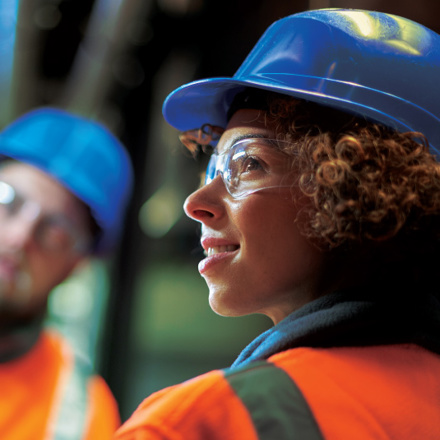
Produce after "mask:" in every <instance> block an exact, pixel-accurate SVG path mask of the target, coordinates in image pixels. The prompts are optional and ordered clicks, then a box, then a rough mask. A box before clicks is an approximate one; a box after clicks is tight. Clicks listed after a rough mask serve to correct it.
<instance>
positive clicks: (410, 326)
mask: <svg viewBox="0 0 440 440" xmlns="http://www.w3.org/2000/svg"><path fill="white" fill-rule="evenodd" d="M358 12H359V13H361V14H364V15H365V17H363V18H366V17H367V18H368V17H369V18H372V19H374V20H376V21H377V22H375V24H376V26H379V27H380V26H382V25H383V26H384V29H385V25H386V29H387V32H388V31H389V29H390V16H386V15H385V14H368V13H366V12H363V11H362V12H361V11H358ZM351 14H352V11H348V16H349V17H350V18H352V17H353V16H352V15H351ZM355 15H356V14H355ZM346 17H347V11H335V10H332V11H315V12H313V11H311V12H308V13H304V14H299V16H293V18H292V17H290V18H287V19H284V20H281V21H283V23H282V24H279V25H278V27H277V28H276V29H275V30H274V29H272V30H269V37H268V36H267V34H265V35H266V40H267V39H268V38H269V39H270V40H271V41H272V43H273V42H274V41H279V40H280V38H281V40H283V36H284V35H285V34H286V33H288V32H290V34H291V35H294V40H295V39H296V40H295V41H298V39H299V37H298V35H299V34H300V32H299V30H298V28H302V32H303V34H302V37H303V39H301V45H300V46H301V50H303V51H304V44H302V43H304V41H306V37H307V38H309V39H311V35H312V34H313V35H315V31H316V23H317V22H320V23H326V26H325V27H324V28H322V29H325V31H324V30H323V31H322V32H328V29H329V28H333V34H332V38H327V39H324V40H323V39H320V41H327V40H328V41H330V43H329V44H331V45H336V44H337V38H342V37H341V34H340V33H339V32H340V31H341V30H343V31H344V32H345V33H344V37H343V38H344V39H345V43H350V44H351V45H352V48H353V51H356V50H359V44H360V42H361V43H362V44H364V43H365V41H364V36H360V35H359V32H357V31H356V32H355V31H353V29H355V28H354V27H353V26H351V27H350V26H348V25H347V23H346V21H345V20H346ZM356 17H357V18H360V17H359V16H356ZM304 19H305V20H304ZM401 20H403V19H401ZM397 21H398V20H397ZM287 22H289V23H291V24H292V26H291V27H290V28H289V29H290V31H288V29H287V27H286V26H287V25H286V23H287ZM358 22H361V21H360V20H358ZM411 23H412V22H409V23H406V24H407V25H409V24H411ZM351 24H353V23H351ZM398 24H399V25H401V22H398ZM416 27H417V26H416ZM406 29H408V26H407V27H406ZM419 30H420V29H419ZM312 31H313V32H312ZM270 32H272V33H275V34H277V36H278V37H279V38H278V40H277V39H273V38H272V37H270ZM378 35H381V37H380V38H382V37H383V36H384V35H385V32H382V33H378ZM397 35H400V36H402V34H401V33H397V32H396V35H395V36H397ZM419 35H420V33H419ZM272 36H273V35H272ZM378 38H379V37H378ZM403 38H408V33H407V34H406V37H403ZM387 39H388V40H389V39H390V36H389V35H387ZM408 41H412V40H411V38H409V39H408ZM355 42H356V43H357V44H354V43H355ZM284 43H285V41H284V40H283V41H282V44H279V45H278V48H277V50H278V52H276V53H278V54H280V53H283V51H284V52H285V47H287V45H285V44H284ZM367 43H368V44H371V46H372V48H374V50H376V51H377V52H378V53H377V55H378V56H377V59H376V61H378V62H379V61H380V59H381V57H383V54H384V53H387V51H385V50H383V51H381V50H379V49H378V47H379V45H378V41H377V40H376V41H374V42H367ZM365 44H366V43H365ZM262 47H263V48H264V50H265V51H266V52H264V54H263V55H262V54H261V53H260V52H259V50H260V49H261V48H262ZM268 47H269V48H270V49H269V51H270V50H272V54H271V55H270V56H269V55H268V52H267V48H268ZM289 47H291V46H289ZM346 47H347V44H346V45H345V46H344V48H346ZM399 47H403V46H402V45H399ZM372 48H371V50H373V49H372ZM289 50H291V51H293V49H289ZM387 50H388V51H389V47H388V48H387ZM399 50H400V49H399ZM320 51H321V48H319V49H318V52H316V53H315V55H316V57H317V59H318V58H319V60H320V61H322V60H321V58H320ZM304 52H307V54H308V56H310V57H313V54H312V55H310V51H304ZM255 53H260V56H259V57H256V56H255ZM274 53H275V49H273V44H272V45H269V44H267V41H265V37H263V39H262V40H260V42H259V43H258V44H257V46H256V49H254V52H253V55H254V56H252V54H251V56H250V57H248V59H247V61H245V63H244V65H243V66H242V67H241V69H240V70H239V71H238V72H237V74H236V76H235V77H234V78H235V81H231V80H225V79H218V80H212V82H206V81H205V82H198V83H193V84H190V85H188V86H184V87H183V88H182V89H181V90H177V91H175V92H174V93H173V94H172V95H171V96H170V97H169V98H168V101H167V102H166V103H165V109H164V111H165V116H166V117H167V118H168V120H169V121H177V120H178V119H179V118H178V117H177V116H176V115H178V112H177V111H176V110H177V109H179V108H180V109H183V108H186V109H187V112H186V113H185V114H181V118H180V119H181V120H180V122H179V123H177V124H174V123H173V125H175V126H177V127H178V128H183V127H184V126H185V125H186V126H188V125H189V124H190V123H195V122H197V121H198V120H199V119H200V118H202V117H204V118H205V119H206V120H205V121H204V122H205V123H207V124H208V125H203V126H202V128H201V129H199V130H185V132H184V134H183V136H182V140H183V141H184V143H185V145H187V146H188V147H189V148H191V149H193V150H194V149H197V148H198V145H202V146H203V148H204V149H206V148H208V147H206V146H207V145H212V146H213V147H214V150H213V154H212V156H211V159H210V163H209V165H208V168H207V173H206V179H205V185H203V186H202V187H201V188H199V189H198V190H197V191H196V192H194V193H193V194H192V195H190V196H189V197H188V199H187V200H186V203H185V212H186V214H187V215H188V216H190V217H191V218H193V219H194V220H196V221H198V222H200V223H201V227H202V235H201V244H202V246H203V248H204V250H205V254H206V258H205V259H204V260H202V262H201V263H200V264H199V271H200V273H201V275H202V276H203V277H204V278H205V280H206V282H207V285H208V287H209V300H210V305H211V307H212V309H213V310H214V311H216V312H217V313H219V314H221V315H225V316H242V315H245V314H249V313H262V314H265V315H267V316H269V317H270V318H271V319H272V321H273V322H274V324H275V326H274V327H273V328H271V329H270V330H268V331H267V332H265V333H264V334H262V335H261V336H260V337H258V338H257V339H256V340H255V341H253V342H252V343H251V344H250V345H249V346H248V347H246V348H245V349H244V350H243V352H242V353H241V354H240V356H239V357H238V358H237V360H236V361H235V363H234V364H233V366H232V367H231V368H230V369H227V370H223V371H213V372H210V373H207V374H206V375H204V376H201V377H199V378H196V379H193V380H192V381H189V382H186V383H184V384H182V385H177V386H174V387H171V388H170V389H167V390H163V391H161V392H159V393H157V394H155V395H153V396H151V397H150V398H148V399H146V400H145V401H144V402H143V403H142V404H141V406H140V407H139V408H138V410H137V411H136V412H135V414H134V415H133V416H132V418H131V419H130V420H129V421H128V422H127V423H126V424H125V425H124V426H123V427H122V429H121V430H120V431H119V437H118V438H121V439H134V438H149V439H150V438H151V439H153V438H154V439H174V438H191V439H216V438H218V439H220V438H222V439H225V438H227V439H235V438H237V439H238V438H240V439H294V438H307V439H322V438H325V439H342V438H356V439H363V438H369V439H379V438H384V439H385V438H399V439H403V438H424V439H429V438H432V439H434V438H437V437H438V435H439V433H440V421H439V418H438V415H437V411H438V407H439V405H440V397H439V396H440V380H439V379H438V377H439V373H440V356H439V354H440V332H439V331H440V303H439V300H438V298H437V295H438V293H439V288H438V287H437V286H436V284H437V283H436V281H437V280H436V278H435V274H436V270H437V269H436V268H437V267H438V263H439V255H440V253H439V244H440V241H439V233H438V231H439V219H440V164H439V163H438V162H437V161H436V159H435V156H434V155H433V154H432V151H434V147H433V145H435V142H436V139H435V134H433V133H434V132H436V131H437V130H438V128H439V125H440V124H439V122H438V121H437V125H433V126H432V127H431V129H427V130H425V132H424V133H423V134H422V133H420V131H421V130H418V128H421V127H425V125H424V124H423V123H422V122H421V119H420V118H419V117H418V116H414V115H415V114H416V113H417V112H418V110H417V109H416V107H418V108H420V106H421V103H420V102H418V103H417V104H416V102H413V104H411V105H414V108H413V109H412V111H411V109H409V108H410V107H408V109H409V110H408V109H407V113H406V117H405V118H401V115H399V114H398V113H399V111H397V112H395V113H392V112H393V106H392V105H389V102H387V100H388V96H385V95H387V94H388V95H389V94H390V93H389V91H386V90H384V89H382V90H383V95H384V96H382V97H380V96H379V97H378V103H377V106H376V107H375V108H373V107H371V106H370V107H368V108H367V106H366V102H367V101H368V99H369V97H367V96H366V95H365V92H364V90H362V93H361V94H360V95H359V94H356V92H358V90H355V91H353V93H352V94H351V95H349V96H350V99H348V98H347V94H346V93H345V92H343V95H344V100H342V96H339V97H338V96H337V93H341V90H342V88H343V87H345V86H346V85H347V83H346V81H345V80H344V81H342V79H341V80H340V86H341V88H340V89H337V90H336V89H334V88H333V87H334V83H335V81H336V80H335V77H337V74H335V71H336V70H337V67H335V68H334V69H333V70H332V71H331V75H332V76H331V78H330V77H329V76H326V77H322V78H321V81H318V83H319V82H320V83H321V85H316V87H319V90H318V89H317V88H314V87H315V86H314V85H310V84H306V85H304V82H302V81H303V79H304V78H302V79H299V78H300V74H301V75H304V70H302V71H301V72H298V70H295V69H296V67H292V66H290V67H291V69H290V68H289V69H287V68H286V64H284V69H285V73H286V74H289V75H290V76H289V77H288V76H287V75H286V77H285V78H284V81H285V84H284V86H283V87H281V86H280V82H281V80H280V78H281V74H282V73H283V72H278V76H277V78H276V79H274V78H275V76H274V77H273V84H272V86H269V85H268V82H267V81H266V83H265V84H264V85H263V84H262V85H256V84H255V82H253V81H254V78H251V75H250V74H249V70H247V69H248V68H249V64H253V65H254V67H255V65H256V64H257V65H258V66H260V67H261V66H263V70H264V72H263V73H264V74H265V75H266V74H267V72H268V64H269V63H270V62H273V64H274V65H277V68H278V69H280V67H279V66H280V65H281V63H280V59H279V58H278V59H277V60H275V61H276V62H274V57H273V54H274ZM288 55H289V56H290V59H294V57H292V53H291V52H289V54H288ZM389 57H390V60H391V62H387V63H386V64H387V72H381V71H380V69H378V65H377V64H376V65H375V69H378V73H377V78H376V80H377V83H376V86H377V87H376V88H375V89H373V88H372V87H371V86H372V84H371V83H370V84H369V87H370V92H371V93H372V94H373V95H374V96H376V97H377V96H378V95H379V93H378V91H380V90H381V89H380V88H379V86H380V85H381V84H382V85H383V77H384V74H386V73H389V70H390V67H389V66H394V68H396V69H400V66H399V64H400V62H401V57H402V54H401V53H397V52H396V53H395V54H394V55H393V56H391V55H389ZM393 57H394V58H393ZM255 60H257V61H255ZM265 61H267V62H265ZM340 61H341V62H345V61H346V60H345V59H341V60H340ZM407 62H408V75H409V76H410V75H411V74H412V73H414V72H412V73H411V72H410V69H411V68H412V67H411V65H410V62H409V60H407ZM336 64H337V63H336ZM336 64H334V65H336ZM260 67H255V69H256V70H258V69H259V68H260ZM303 67H304V66H303ZM379 67H380V66H379ZM306 71H307V72H308V73H309V79H310V78H313V81H312V83H313V82H314V81H315V79H316V78H317V77H318V75H317V72H316V71H314V68H312V67H311V64H310V63H309V64H308V66H307V69H306ZM324 71H326V72H330V69H328V68H327V69H324ZM345 74H346V69H345V70H344V72H343V75H345ZM418 74H419V76H421V77H422V76H423V75H427V76H429V74H428V73H426V72H425V73H423V72H422V71H420V70H419V73H418ZM246 75H247V79H246V80H245V79H243V77H244V76H246ZM292 78H293V79H292ZM357 79H359V80H360V81H361V80H362V72H361V73H359V75H358V76H357ZM370 79H371V78H370ZM324 80H326V81H327V82H328V83H329V84H327V86H328V87H327V88H325V87H322V83H323V82H325V81H324ZM289 81H296V86H297V87H296V88H294V87H292V84H287V82H289ZM396 81H397V82H398V80H396ZM301 84H302V86H303V88H302V89H299V86H300V85H301ZM361 85H362V84H359V85H358V86H357V87H359V88H360V86H361ZM425 85H426V83H425V84H422V85H421V86H420V87H424V86H425ZM395 86H396V85H395V84H392V85H391V87H395ZM400 86H402V84H401V85H400ZM350 87H353V85H352V84H350ZM364 87H366V86H365V85H364ZM402 89H403V88H402ZM318 91H319V93H318ZM411 93H412V92H411ZM197 94H198V96H196V95H197ZM203 94H205V100H204V101H203V100H202V98H201V97H202V95H203ZM208 95H209V97H208ZM195 96H196V98H197V99H196V98H194V97H195ZM396 96H397V95H396ZM306 97H307V98H308V99H305V98H306ZM397 98H399V97H398V96H397ZM397 98H396V99H397ZM393 99H394V98H393ZM195 101H198V103H199V106H198V107H197V106H195V105H192V104H194V102H195ZM202 102H206V105H205V106H203V104H201V103H202ZM408 102H409V101H408ZM341 103H342V104H341ZM200 104H201V105H202V107H201V108H200ZM425 108H426V107H425ZM207 109H208V111H207ZM209 109H211V111H209ZM222 109H223V110H222ZM360 109H362V111H360ZM222 111H223V113H222ZM437 114H440V112H438V113H437ZM392 116H395V118H394V119H393V118H392ZM411 116H414V117H413V118H411ZM430 117H431V116H426V118H428V119H429V118H430ZM391 121H392V122H391ZM223 122H224V123H223ZM404 125H405V126H406V129H404V127H403V126H404ZM428 125H431V124H428ZM408 126H409V127H410V128H411V130H408ZM426 126H427V125H426Z"/></svg>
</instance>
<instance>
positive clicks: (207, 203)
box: [183, 175, 226, 223]
mask: <svg viewBox="0 0 440 440" xmlns="http://www.w3.org/2000/svg"><path fill="white" fill-rule="evenodd" d="M225 192H226V188H225V186H224V184H223V181H222V178H221V176H220V175H217V177H216V178H215V179H213V180H212V181H211V182H210V183H208V184H207V185H204V186H202V187H201V188H199V189H198V190H197V191H194V192H193V193H192V194H190V195H189V196H188V197H187V198H186V200H185V203H184V205H183V209H184V211H185V214H186V215H187V216H188V217H190V218H192V219H193V220H196V221H198V222H201V223H206V222H209V221H210V220H212V219H215V218H219V217H220V216H221V215H222V212H223V210H222V202H221V201H222V198H223V197H224V193H225Z"/></svg>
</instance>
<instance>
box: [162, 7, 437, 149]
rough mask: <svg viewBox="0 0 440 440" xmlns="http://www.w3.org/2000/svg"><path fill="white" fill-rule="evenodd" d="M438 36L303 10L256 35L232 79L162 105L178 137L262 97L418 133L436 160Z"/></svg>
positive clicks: (202, 84) (365, 14) (366, 17)
mask: <svg viewBox="0 0 440 440" xmlns="http://www.w3.org/2000/svg"><path fill="white" fill-rule="evenodd" d="M439 79H440V35H438V34H437V33H435V32H433V31H432V30H430V29H428V28H426V27H424V26H422V25H420V24H418V23H415V22H414V21H411V20H408V19H406V18H402V17H399V16H396V15H390V14H385V13H381V12H371V11H364V10H354V9H321V10H311V11H306V12H302V13H299V14H294V15H291V16H288V17H285V18H282V19H280V20H278V21H276V22H275V23H273V24H272V25H271V26H270V27H269V28H268V29H267V30H266V32H265V33H264V34H263V35H262V37H261V38H260V40H259V41H258V42H257V44H256V45H255V47H254V48H253V49H252V51H251V52H250V54H249V55H248V56H247V58H246V59H245V60H244V62H243V64H242V65H241V66H240V68H239V69H238V71H237V72H236V73H235V75H234V76H233V77H232V78H211V79H205V80H200V81H195V82H192V83H189V84H186V85H184V86H182V87H180V88H178V89H176V90H175V91H173V92H172V93H171V94H170V95H169V96H168V97H167V98H166V100H165V102H164V106H163V114H164V117H165V119H166V120H167V122H169V123H170V124H171V125H172V126H174V127H175V128H177V129H178V130H181V131H186V130H191V129H195V128H200V127H201V126H202V125H203V124H205V123H209V124H212V125H217V126H220V127H225V126H226V124H227V116H226V115H227V112H228V109H229V107H230V105H231V102H232V100H233V98H234V96H235V95H236V94H237V93H238V92H240V91H242V90H244V89H246V88H249V87H251V88H258V89H266V90H270V91H274V92H278V93H282V94H285V95H290V96H293V97H296V98H300V99H306V100H309V101H314V102H317V103H319V104H322V105H326V106H330V107H334V108H337V109H340V110H343V111H347V112H350V113H353V114H357V115H363V116H366V117H367V118H369V119H372V120H375V121H377V122H380V123H382V124H384V125H386V126H389V127H392V128H393V129H396V130H397V131H408V130H409V131H418V132H422V133H423V134H424V135H425V136H426V137H427V139H428V141H429V143H430V145H431V147H432V149H433V150H434V152H440V87H439V85H438V82H439Z"/></svg>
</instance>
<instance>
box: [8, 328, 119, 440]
mask: <svg viewBox="0 0 440 440" xmlns="http://www.w3.org/2000/svg"><path fill="white" fill-rule="evenodd" d="M83 373H84V371H83V367H82V365H81V362H78V359H75V356H74V354H73V352H72V349H71V348H70V346H69V345H68V343H67V342H66V341H65V340H64V339H63V338H62V337H61V336H59V335H57V334H56V333H54V332H49V331H44V332H43V333H42V334H41V336H40V338H39V340H38V342H37V343H36V344H35V346H34V347H33V348H32V349H31V350H30V351H29V352H28V353H26V354H25V355H23V356H22V357H20V358H17V359H15V360H12V361H9V362H5V363H2V364H0V439H1V440H40V439H44V440H57V439H63V440H70V439H71V440H73V439H78V440H92V439H93V440H106V439H111V438H112V435H113V433H114V431H115V430H116V428H117V427H118V426H119V424H120V418H119V412H118V408H117V405H116V401H115V399H114V397H113V395H112V394H111V392H110V390H109V388H108V387H107V385H106V383H105V382H104V380H103V379H102V378H100V377H99V376H90V375H85V374H83Z"/></svg>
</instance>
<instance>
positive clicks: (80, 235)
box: [0, 181, 91, 252]
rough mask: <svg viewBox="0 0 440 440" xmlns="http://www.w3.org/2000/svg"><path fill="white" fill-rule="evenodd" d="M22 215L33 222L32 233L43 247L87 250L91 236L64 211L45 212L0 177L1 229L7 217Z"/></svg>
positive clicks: (47, 248) (48, 248) (49, 249)
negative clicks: (57, 212) (60, 212)
mask: <svg viewBox="0 0 440 440" xmlns="http://www.w3.org/2000/svg"><path fill="white" fill-rule="evenodd" d="M18 218H24V219H26V220H27V221H29V222H35V227H34V230H33V234H34V235H33V236H34V239H35V240H36V242H37V243H38V244H39V246H41V248H42V249H44V250H47V251H52V252H61V251H76V252H86V251H87V250H88V249H89V247H90V241H91V240H90V238H89V236H88V234H87V233H85V231H81V230H80V228H79V227H78V226H76V225H74V224H73V222H72V221H71V220H69V218H68V217H66V216H65V215H64V214H45V213H43V212H42V207H41V206H40V204H39V203H38V202H36V201H34V200H30V199H27V198H25V197H23V196H22V195H20V194H19V193H18V192H17V191H16V190H15V189H14V188H13V187H12V186H11V185H9V184H8V183H6V182H2V181H0V229H1V228H2V226H4V225H5V223H6V222H8V221H15V220H17V219H18Z"/></svg>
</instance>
